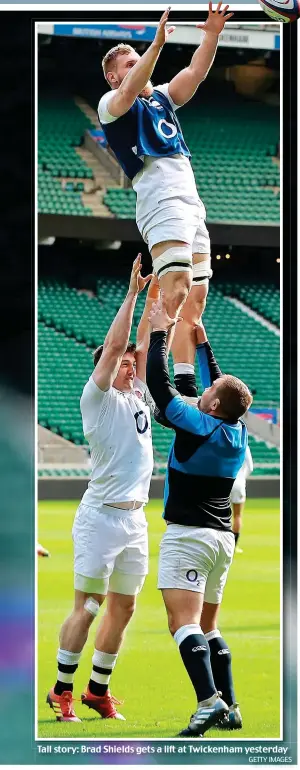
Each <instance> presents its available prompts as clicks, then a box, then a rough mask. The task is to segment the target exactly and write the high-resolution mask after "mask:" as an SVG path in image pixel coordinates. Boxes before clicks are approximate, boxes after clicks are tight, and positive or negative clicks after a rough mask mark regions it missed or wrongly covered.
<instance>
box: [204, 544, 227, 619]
mask: <svg viewBox="0 0 300 770" xmlns="http://www.w3.org/2000/svg"><path fill="white" fill-rule="evenodd" d="M217 537H218V540H219V550H218V554H217V557H216V563H215V565H214V567H213V569H212V570H211V571H210V573H209V575H208V578H207V582H206V588H205V594H204V601H205V602H208V603H209V604H220V603H221V601H222V597H223V591H224V588H225V584H226V580H227V577H228V572H229V568H230V565H231V562H232V559H233V554H234V545H235V540H234V535H233V533H232V532H218V535H217Z"/></svg>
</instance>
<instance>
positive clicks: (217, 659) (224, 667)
mask: <svg viewBox="0 0 300 770" xmlns="http://www.w3.org/2000/svg"><path fill="white" fill-rule="evenodd" d="M205 636H206V639H207V641H208V644H209V649H210V661H211V667H212V672H213V677H214V680H215V685H216V688H217V690H220V692H221V693H222V698H223V700H224V701H225V703H227V705H228V706H232V704H233V703H235V694H234V689H233V679H232V669H231V652H230V650H229V648H228V647H227V644H226V642H225V641H224V639H223V637H222V636H221V634H220V631H218V630H215V631H210V632H209V633H208V634H205Z"/></svg>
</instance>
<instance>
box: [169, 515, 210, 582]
mask: <svg viewBox="0 0 300 770" xmlns="http://www.w3.org/2000/svg"><path fill="white" fill-rule="evenodd" d="M215 559H216V554H215V544H214V535H213V534H211V530H207V529H203V528H199V527H184V526H181V525H178V524H169V525H168V526H167V529H166V532H165V533H164V535H163V538H162V541H161V544H160V553H159V565H158V588H160V589H168V588H176V589H180V590H187V591H191V592H195V593H204V591H205V586H206V582H207V578H208V575H209V573H210V571H211V570H212V569H213V567H214V565H215Z"/></svg>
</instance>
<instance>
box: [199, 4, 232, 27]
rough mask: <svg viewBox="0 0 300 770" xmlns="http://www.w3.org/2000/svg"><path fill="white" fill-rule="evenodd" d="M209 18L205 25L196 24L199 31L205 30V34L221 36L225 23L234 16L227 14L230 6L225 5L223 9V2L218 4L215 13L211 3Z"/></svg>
mask: <svg viewBox="0 0 300 770" xmlns="http://www.w3.org/2000/svg"><path fill="white" fill-rule="evenodd" d="M208 7H209V11H208V17H207V19H206V22H205V23H204V24H196V27H197V28H198V29H203V30H204V32H211V33H212V34H213V35H219V34H220V32H222V29H224V26H225V22H226V21H228V20H229V19H231V17H232V16H234V14H233V13H226V11H228V8H229V5H225V6H224V8H222V2H220V3H218V5H217V8H216V10H215V11H213V7H212V2H210V3H209V6H208Z"/></svg>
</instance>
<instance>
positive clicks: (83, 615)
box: [73, 607, 95, 630]
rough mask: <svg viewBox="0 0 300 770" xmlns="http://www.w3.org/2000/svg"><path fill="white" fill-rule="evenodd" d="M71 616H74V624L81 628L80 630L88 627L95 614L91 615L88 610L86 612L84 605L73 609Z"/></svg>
mask: <svg viewBox="0 0 300 770" xmlns="http://www.w3.org/2000/svg"><path fill="white" fill-rule="evenodd" d="M73 617H74V620H75V623H76V626H77V627H78V628H81V629H82V630H86V629H89V628H90V626H91V625H92V622H93V620H94V619H95V615H92V614H91V613H90V612H87V610H86V609H85V608H84V607H81V608H80V609H77V610H74V613H73Z"/></svg>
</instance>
